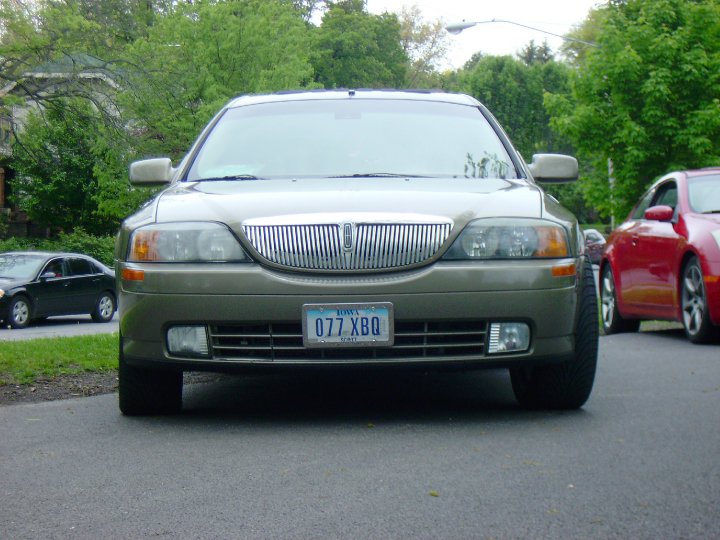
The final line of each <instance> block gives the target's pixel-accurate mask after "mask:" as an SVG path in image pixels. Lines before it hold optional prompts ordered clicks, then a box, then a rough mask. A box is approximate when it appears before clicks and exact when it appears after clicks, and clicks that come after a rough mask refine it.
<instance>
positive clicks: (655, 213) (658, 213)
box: [645, 204, 675, 221]
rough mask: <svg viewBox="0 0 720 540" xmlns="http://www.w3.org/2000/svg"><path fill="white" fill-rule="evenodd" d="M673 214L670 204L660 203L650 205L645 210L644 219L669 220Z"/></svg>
mask: <svg viewBox="0 0 720 540" xmlns="http://www.w3.org/2000/svg"><path fill="white" fill-rule="evenodd" d="M674 215H675V210H674V209H673V208H672V207H671V206H666V205H664V204H660V205H658V206H651V207H650V208H648V209H647V210H645V219H650V220H652V221H670V220H671V219H672V218H673V216H674Z"/></svg>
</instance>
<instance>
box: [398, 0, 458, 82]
mask: <svg viewBox="0 0 720 540" xmlns="http://www.w3.org/2000/svg"><path fill="white" fill-rule="evenodd" d="M400 28H401V40H402V47H403V50H404V51H405V54H406V56H407V57H408V59H409V65H408V72H407V81H406V85H407V86H408V87H410V88H423V87H426V88H439V87H441V85H442V81H441V78H440V74H439V72H438V68H439V63H440V62H441V61H442V60H444V58H445V55H446V54H447V50H448V34H447V31H446V30H445V27H444V25H443V22H442V21H435V22H433V23H428V22H425V21H424V20H423V18H422V13H421V12H420V8H418V7H417V6H412V7H410V8H408V7H403V9H402V11H401V13H400Z"/></svg>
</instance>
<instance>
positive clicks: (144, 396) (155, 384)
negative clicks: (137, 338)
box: [118, 338, 183, 416]
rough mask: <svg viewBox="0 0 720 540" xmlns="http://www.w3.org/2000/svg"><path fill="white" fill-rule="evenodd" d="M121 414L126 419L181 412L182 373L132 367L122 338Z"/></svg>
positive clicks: (119, 363) (119, 376) (119, 366)
mask: <svg viewBox="0 0 720 540" xmlns="http://www.w3.org/2000/svg"><path fill="white" fill-rule="evenodd" d="M118 360H119V361H118V394H119V404H120V411H121V412H122V413H123V414H124V415H125V416H147V415H159V414H176V413H178V412H180V410H181V409H182V387H183V375H182V371H172V370H161V369H152V368H143V367H136V366H131V365H129V364H128V363H127V362H125V358H124V356H123V352H122V338H121V339H120V355H119V359H118Z"/></svg>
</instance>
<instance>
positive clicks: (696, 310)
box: [680, 257, 718, 343]
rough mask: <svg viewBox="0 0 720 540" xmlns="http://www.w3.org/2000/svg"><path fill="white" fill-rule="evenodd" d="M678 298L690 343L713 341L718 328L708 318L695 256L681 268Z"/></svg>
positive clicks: (702, 282) (699, 269)
mask: <svg viewBox="0 0 720 540" xmlns="http://www.w3.org/2000/svg"><path fill="white" fill-rule="evenodd" d="M680 298H681V305H682V323H683V328H684V329H685V335H686V336H687V338H688V339H689V340H690V341H691V342H692V343H708V342H711V341H713V340H714V339H715V337H716V336H717V334H718V329H717V328H716V327H714V326H713V324H712V321H711V320H710V314H709V313H708V305H707V294H706V292H705V282H704V279H703V273H702V268H701V267H700V262H699V261H698V259H697V258H696V257H693V258H692V259H690V260H689V261H688V263H687V264H686V265H685V268H684V269H683V275H682V281H681V285H680Z"/></svg>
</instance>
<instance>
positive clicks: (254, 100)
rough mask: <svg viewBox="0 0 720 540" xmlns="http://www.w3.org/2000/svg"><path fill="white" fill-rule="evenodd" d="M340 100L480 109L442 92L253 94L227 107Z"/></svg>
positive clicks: (465, 99) (467, 100)
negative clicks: (448, 104) (435, 103)
mask: <svg viewBox="0 0 720 540" xmlns="http://www.w3.org/2000/svg"><path fill="white" fill-rule="evenodd" d="M337 99H355V100H357V99H375V100H396V101H398V100H403V101H435V102H444V103H454V104H457V105H470V106H474V107H477V106H478V105H480V102H478V101H477V100H476V99H475V98H473V97H471V96H468V95H465V94H453V93H449V92H443V91H439V90H375V89H362V88H361V89H357V90H353V89H344V90H302V91H300V90H297V91H296V90H288V91H283V92H275V93H272V94H249V95H244V96H239V97H236V98H235V99H233V100H231V101H230V102H229V103H228V104H227V106H226V107H227V108H235V107H242V106H244V105H255V104H258V103H277V102H288V101H321V100H337Z"/></svg>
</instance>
